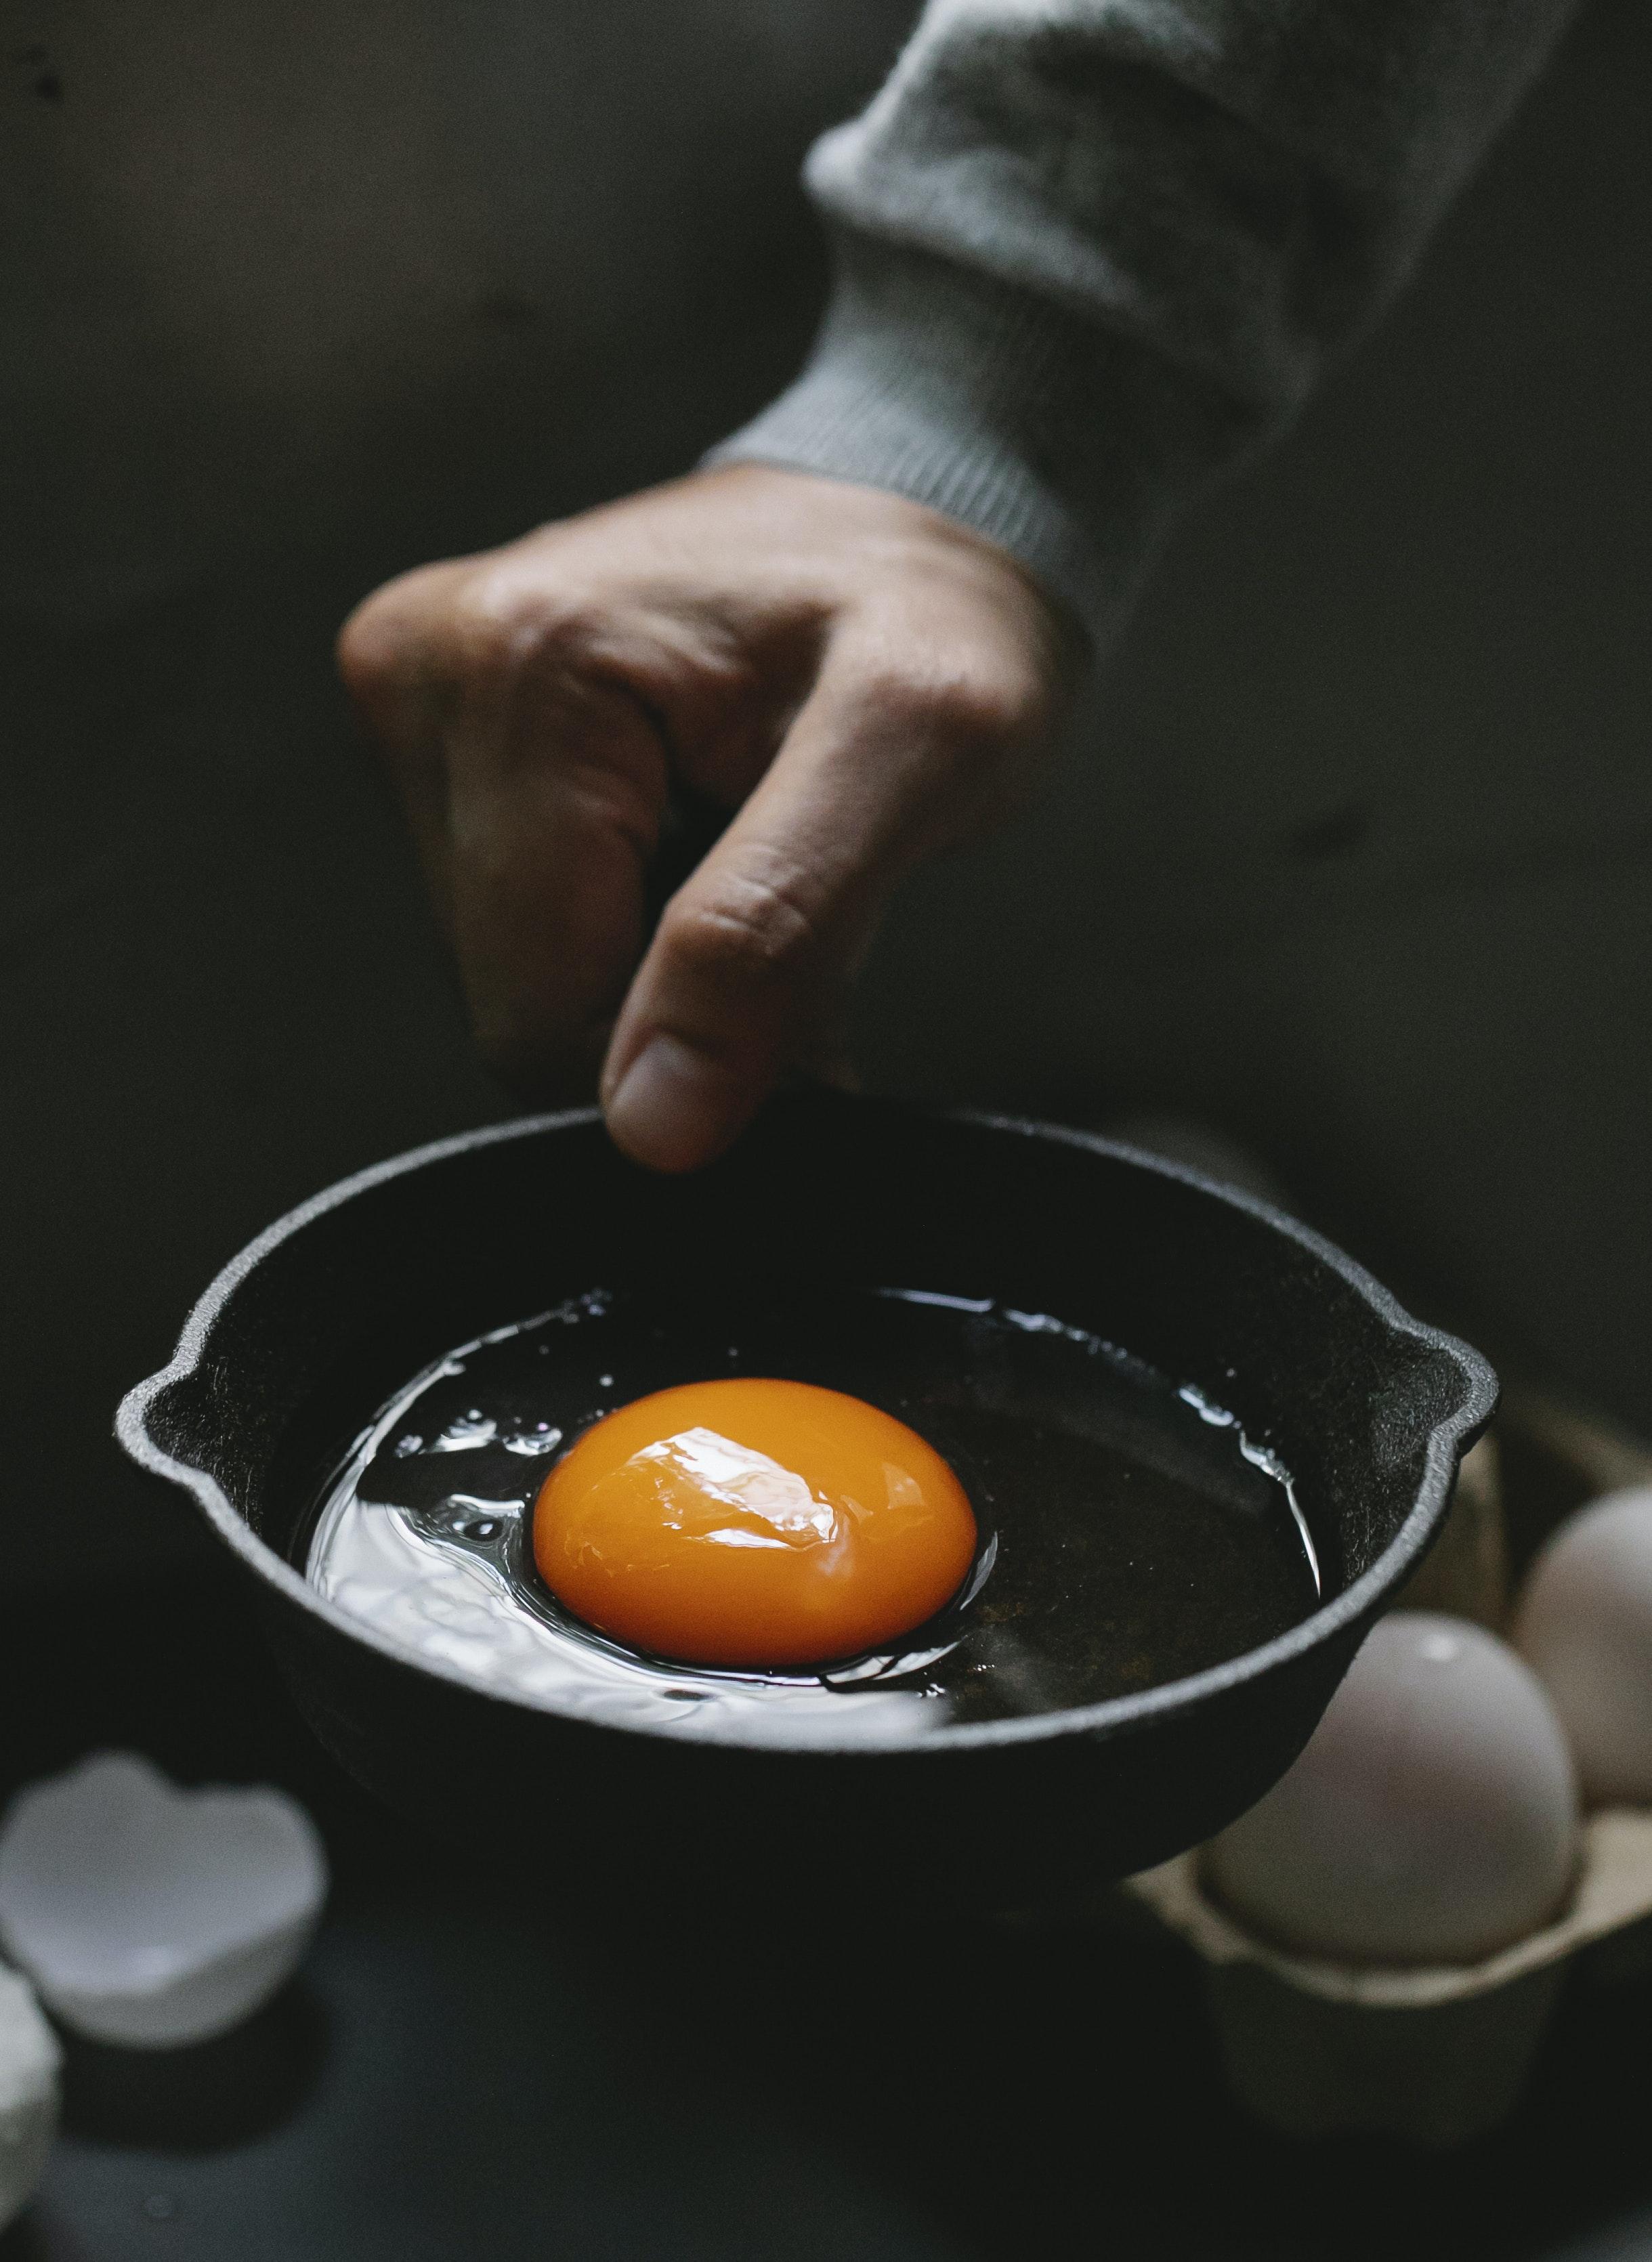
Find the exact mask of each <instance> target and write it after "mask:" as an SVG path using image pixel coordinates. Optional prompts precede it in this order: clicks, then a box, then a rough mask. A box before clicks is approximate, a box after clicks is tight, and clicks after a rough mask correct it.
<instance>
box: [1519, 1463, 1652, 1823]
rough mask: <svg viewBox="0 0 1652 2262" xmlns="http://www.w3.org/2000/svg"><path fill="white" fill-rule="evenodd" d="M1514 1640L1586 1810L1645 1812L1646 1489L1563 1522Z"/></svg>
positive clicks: (1651, 1675) (1529, 1579)
mask: <svg viewBox="0 0 1652 2262" xmlns="http://www.w3.org/2000/svg"><path fill="white" fill-rule="evenodd" d="M1514 1640H1515V1645H1516V1646H1517V1647H1518V1648H1519V1651H1520V1653H1521V1655H1522V1656H1523V1657H1525V1658H1526V1660H1527V1662H1528V1663H1529V1664H1530V1665H1531V1666H1532V1668H1533V1670H1534V1671H1535V1672H1536V1673H1537V1675H1538V1676H1539V1678H1540V1680H1541V1681H1542V1682H1543V1684H1544V1686H1545V1687H1546V1688H1547V1690H1548V1693H1549V1695H1550V1697H1552V1698H1553V1700H1554V1704H1555V1711H1557V1712H1558V1713H1559V1714H1560V1718H1561V1722H1562V1725H1563V1727H1564V1728H1565V1730H1566V1733H1567V1736H1568V1737H1569V1740H1570V1742H1571V1747H1572V1755H1573V1757H1574V1758H1575V1759H1576V1762H1577V1773H1578V1776H1579V1779H1580V1781H1581V1783H1582V1784H1583V1797H1584V1798H1585V1800H1586V1801H1587V1802H1588V1803H1589V1805H1591V1806H1605V1805H1622V1806H1649V1805H1652V1485H1638V1486H1634V1487H1633V1488H1630V1489H1628V1490H1627V1491H1623V1492H1614V1493H1608V1494H1607V1495H1606V1496H1605V1499H1604V1500H1598V1501H1596V1502H1593V1504H1592V1505H1591V1506H1590V1507H1588V1508H1584V1509H1579V1511H1578V1512H1577V1514H1576V1516H1569V1517H1568V1518H1567V1520H1566V1522H1565V1523H1564V1524H1562V1525H1561V1527H1560V1529H1559V1531H1556V1532H1555V1534H1554V1536H1553V1538H1551V1539H1550V1540H1549V1541H1548V1544H1547V1546H1545V1547H1544V1549H1543V1551H1542V1552H1541V1553H1540V1555H1539V1556H1538V1558H1537V1560H1536V1561H1535V1562H1534V1563H1533V1566H1532V1568H1531V1570H1530V1572H1529V1573H1528V1574H1527V1575H1526V1585H1525V1588H1524V1590H1523V1592H1522V1594H1521V1596H1520V1601H1519V1608H1518V1610H1517V1611H1516V1613H1515V1621H1514Z"/></svg>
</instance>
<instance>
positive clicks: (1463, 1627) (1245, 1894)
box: [1203, 1610, 1577, 1965]
mask: <svg viewBox="0 0 1652 2262" xmlns="http://www.w3.org/2000/svg"><path fill="white" fill-rule="evenodd" d="M1576 1860H1577V1789H1576V1776H1575V1774H1574V1770H1573V1767H1572V1761H1571V1754H1569V1751H1568V1750H1567V1747H1566V1739H1565V1737H1564V1735H1563V1734H1562V1731H1561V1725H1560V1722H1559V1721H1558V1720H1557V1719H1556V1718H1555V1710H1554V1707H1553V1705H1552V1704H1550V1703H1549V1701H1548V1698H1547V1696H1546V1695H1545V1693H1544V1690H1543V1687H1542V1684H1541V1682H1539V1680H1538V1679H1537V1676H1536V1675H1534V1674H1533V1672H1532V1671H1531V1670H1530V1669H1529V1668H1527V1667H1526V1666H1525V1665H1523V1664H1522V1663H1521V1661H1520V1660H1519V1658H1518V1657H1517V1656H1516V1655H1515V1654H1514V1652H1513V1651H1512V1650H1511V1649H1510V1648H1508V1647H1507V1646H1506V1645H1505V1644H1504V1643H1503V1642H1500V1641H1499V1640H1498V1639H1497V1637H1496V1636H1495V1635H1493V1634H1489V1633H1487V1632H1484V1631H1483V1629H1482V1628H1481V1627H1479V1626H1476V1625H1471V1624H1468V1621H1467V1620H1466V1619H1462V1618H1449V1617H1435V1616H1433V1615H1432V1613H1430V1612H1426V1611H1411V1610H1396V1611H1395V1612H1394V1613H1393V1614H1392V1615H1391V1616H1390V1617H1386V1618H1383V1619H1382V1620H1381V1622H1380V1623H1379V1624H1377V1625H1376V1626H1374V1628H1373V1629H1372V1631H1371V1633H1370V1634H1369V1636H1368V1637H1367V1640H1366V1644H1365V1646H1364V1648H1363V1649H1361V1651H1360V1654H1359V1655H1358V1657H1356V1658H1355V1660H1354V1661H1353V1665H1352V1666H1351V1667H1350V1668H1349V1670H1348V1676H1347V1678H1346V1680H1345V1682H1343V1684H1342V1686H1341V1688H1340V1689H1338V1691H1337V1693H1336V1695H1335V1696H1334V1697H1332V1698H1331V1704H1330V1706H1329V1707H1328V1709H1327V1711H1326V1712H1325V1716H1324V1719H1323V1720H1322V1721H1321V1722H1320V1724H1319V1725H1318V1727H1317V1729H1316V1730H1315V1732H1314V1733H1313V1736H1312V1737H1311V1738H1310V1740H1309V1744H1308V1748H1307V1749H1306V1751H1304V1752H1303V1754H1302V1757H1301V1758H1300V1759H1299V1760H1298V1761H1297V1762H1296V1764H1295V1767H1293V1768H1292V1769H1290V1771H1289V1773H1288V1775H1286V1776H1284V1777H1283V1778H1282V1779H1281V1780H1280V1782H1279V1783H1276V1784H1275V1785H1274V1787H1273V1790H1271V1791H1269V1792H1268V1794H1267V1796H1266V1798H1264V1799H1263V1800H1262V1801H1261V1802H1260V1803H1259V1805H1256V1806H1253V1807H1252V1809H1251V1811H1250V1812H1249V1813H1248V1814H1244V1815H1241V1816H1240V1818H1239V1819H1238V1820H1237V1822H1234V1823H1230V1825H1229V1826H1228V1828H1227V1829H1226V1830H1224V1831H1223V1833H1222V1835H1221V1836H1220V1837H1219V1838H1216V1839H1215V1840H1213V1841H1212V1842H1211V1843H1210V1845H1208V1847H1207V1848H1205V1853H1204V1860H1203V1871H1204V1876H1205V1879H1206V1882H1207V1883H1208V1885H1209V1886H1210V1887H1211V1889H1212V1891H1214V1892H1215V1893H1216V1897H1217V1898H1219V1899H1220V1900H1222V1901H1223V1902H1225V1903H1226V1905H1227V1906H1228V1907H1229V1908H1230V1909H1231V1910H1232V1911H1233V1913H1235V1915H1237V1916H1238V1917H1240V1918H1241V1919H1242V1920H1244V1921H1245V1922H1247V1923H1249V1924H1251V1925H1252V1927H1254V1928H1255V1930H1256V1931H1257V1932H1259V1933H1260V1934H1265V1935H1266V1937H1267V1938H1269V1939H1271V1940H1273V1941H1277V1942H1278V1944H1279V1945H1280V1947H1281V1948H1286V1949H1295V1950H1296V1952H1297V1953H1298V1954H1300V1955H1305V1956H1334V1957H1337V1958H1338V1959H1339V1960H1342V1961H1345V1962H1347V1963H1356V1964H1365V1963H1403V1964H1412V1965H1416V1964H1439V1963H1477V1962H1478V1961H1479V1960H1480V1959H1481V1958H1482V1956H1490V1955H1493V1954H1495V1953H1496V1951H1497V1949H1500V1948H1506V1947H1508V1946H1510V1945H1511V1942H1513V1941H1517V1940H1520V1939H1523V1938H1524V1937H1525V1936H1526V1934H1529V1933H1532V1932H1534V1931H1536V1930H1537V1929H1538V1927H1540V1926H1541V1925H1543V1924H1546V1923H1547V1922H1548V1920H1550V1919H1551V1918H1552V1917H1554V1916H1555V1914H1556V1913H1557V1912H1558V1911H1559V1909H1560V1907H1561V1906H1562V1903H1563V1902H1564V1900H1565V1898H1566V1896H1567V1893H1568V1892H1569V1890H1570V1887H1571V1884H1572V1879H1573V1875H1574V1871H1575V1869H1576Z"/></svg>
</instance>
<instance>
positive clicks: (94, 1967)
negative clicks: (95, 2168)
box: [0, 1752, 327, 2049]
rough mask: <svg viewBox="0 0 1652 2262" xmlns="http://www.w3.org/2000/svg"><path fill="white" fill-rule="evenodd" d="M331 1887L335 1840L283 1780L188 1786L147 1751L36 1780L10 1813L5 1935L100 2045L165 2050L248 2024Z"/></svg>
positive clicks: (3, 1835)
mask: <svg viewBox="0 0 1652 2262" xmlns="http://www.w3.org/2000/svg"><path fill="white" fill-rule="evenodd" d="M326 1895H327V1857H326V1855H325V1854H324V1853H323V1852H322V1849H321V1840H320V1838H319V1837H318V1836H317V1834H316V1831H315V1827H314V1824H313V1823H312V1822H311V1820H310V1819H309V1817H308V1816H307V1814H306V1813H305V1812H304V1810H303V1808H302V1807H300V1806H299V1805H297V1804H296V1802H295V1801H293V1800H292V1799H291V1798H289V1797H286V1796H285V1793H284V1792H282V1791H278V1790H269V1789H265V1788H258V1789H255V1790H230V1789H227V1788H224V1787H221V1786H218V1785H212V1786H209V1787H208V1788H206V1789H205V1790H180V1789H178V1787H177V1785H176V1784H174V1783H170V1782H169V1781H168V1780H167V1778H166V1776H163V1775H162V1773H161V1771H160V1769H158V1768H156V1767H155V1766H153V1765H152V1764H151V1763H150V1761H148V1760H146V1759H141V1758H140V1757H139V1756H138V1755H137V1754H135V1753H131V1752H99V1753H96V1754H93V1755H92V1757H91V1758H90V1759H87V1760H84V1761H82V1762H81V1764H80V1765H79V1766H78V1767H76V1768H72V1769H69V1772H68V1773H67V1774H65V1775H61V1776H53V1777H51V1778H50V1779H49V1780H48V1781H47V1782H45V1783H33V1784H32V1785H30V1787H29V1788H28V1789H27V1790H22V1791H19V1793H18V1796H17V1797H16V1798H15V1799H14V1800H13V1801H12V1803H11V1806H10V1808H9V1809H8V1810H7V1812H6V1815H5V1819H4V1823H0V1945H4V1949H5V1950H6V1953H7V1954H8V1955H10V1956H11V1957H12V1959H13V1960H14V1961H15V1962H16V1963H19V1964H21V1965H22V1967H23V1968H24V1970H25V1971H27V1972H28V1974H29V1976H30V1977H31V1978H32V1980H33V1982H34V1985H35V1986H36V1988H37V1989H38V1990H39V1992H40V1998H41V1999H42V2001H43V2002H44V2003H45V2004H46V2005H47V2007H48V2008H49V2009H50V2010H51V2011H52V2012H53V2013H54V2014H55V2015H56V2016H57V2017H58V2018H59V2019H61V2021H62V2022H63V2024H64V2025H65V2026H68V2027H71V2028H74V2029H75V2030H76V2032H77V2033H79V2034H83V2035H89V2036H90V2037H91V2038H92V2039H93V2040H94V2041H97V2042H119V2043H122V2044H125V2045H126V2046H128V2047H132V2048H137V2049H170V2048H172V2047H173V2046H175V2045H177V2044H179V2043H184V2042H205V2041H206V2040H207V2039H208V2038H209V2037H210V2036H212V2035H218V2034H222V2033H224V2032H225V2031H226V2030H227V2028H230V2027H233V2026H236V2025H238V2024H239V2023H240V2021H242V2020H243V2019H245V2018H247V2017H249V2015H250V2014H251V2013H252V2012H254V2011H256V2009H257V2008H258V2006H260V2004H262V2003H263V2002H265V2001H267V2000H268V1999H269V1998H270V1997H271V1995H273V1994H274V1992H276V1990H277V1988H278V1987H279V1986H280V1985H281V1984H282V1982H283V1980H285V1978H286V1977H287V1976H288V1974H289V1973H290V1972H291V1971H292V1969H293V1967H294V1965H295V1964H296V1963H298V1961H299V1957H300V1956H302V1955H303V1953H304V1950H305V1948H306V1947H307V1944H308V1941H309V1938H310V1934H311V1933H312V1931H313V1930H314V1926H315V1922H316V1919H317V1918H318V1917H319V1915H320V1914H321V1904H322V1902H323V1900H324V1899H325V1898H326Z"/></svg>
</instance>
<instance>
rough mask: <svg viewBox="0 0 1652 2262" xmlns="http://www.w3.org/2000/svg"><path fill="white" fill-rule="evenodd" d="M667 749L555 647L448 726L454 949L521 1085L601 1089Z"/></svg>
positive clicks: (506, 1069)
mask: <svg viewBox="0 0 1652 2262" xmlns="http://www.w3.org/2000/svg"><path fill="white" fill-rule="evenodd" d="M666 796H667V774H666V762H665V753H664V749H663V747H662V746H661V745H660V739H659V737H658V734H657V732H656V731H655V729H654V727H653V724H652V722H651V721H650V719H649V718H648V717H647V716H646V715H645V714H644V713H643V712H642V711H641V710H639V709H638V706H637V704H636V703H635V702H634V701H633V700H632V699H631V697H630V696H629V695H627V694H626V693H625V692H624V690H623V689H622V688H617V687H615V686H613V685H610V684H602V683H594V682H592V681H589V680H588V679H587V678H586V677H585V676H584V675H583V674H581V671H580V669H579V667H578V666H577V664H571V663H570V662H569V661H568V660H566V659H565V658H563V657H561V656H559V654H558V653H556V652H554V651H547V652H542V653H540V654H538V655H537V656H536V658H535V659H533V660H532V661H531V662H530V664H528V665H526V666H522V665H520V664H519V665H517V666H513V667H511V668H509V669H507V670H504V671H501V674H499V675H498V676H496V677H494V678H492V679H491V680H488V681H484V682H482V683H479V684H475V685H473V687H472V690H471V695H470V696H469V697H468V698H467V699H466V701H465V703H464V706H463V708H462V710H460V712H459V713H458V715H457V716H456V717H455V719H454V722H453V724H452V725H451V728H450V731H449V735H448V813H447V826H448V834H449V842H450V846H449V852H448V854H449V873H450V879H449V893H450V898H451V932H452V937H453V944H454V948H455V950H456V952H457V954H458V962H459V971H460V976H461V979H462V981H463V983H464V986H465V996H466V998H467V1001H468V1003H469V1005H470V1010H471V1017H472V1020H473V1024H474V1027H475V1030H476V1036H477V1041H478V1044H479V1046H480V1049H481V1051H482V1054H483V1056H484V1058H486V1059H487V1061H488V1062H489V1063H490V1065H492V1066H493V1067H494V1069H495V1070H498V1071H499V1073H500V1074H501V1075H502V1076H503V1077H506V1079H507V1080H508V1081H509V1082H510V1083H512V1084H515V1085H516V1087H517V1088H518V1089H519V1090H522V1091H528V1092H531V1093H537V1094H540V1095H549V1096H554V1097H562V1096H566V1095H567V1094H569V1093H571V1092H573V1091H576V1090H578V1089H581V1088H583V1089H584V1090H587V1091H588V1090H589V1088H590V1080H591V1079H592V1077H594V1075H595V1070H596V1067H597V1063H598V1062H599V1061H600V1060H601V1058H602V1051H603V1048H604V1046H605V1044H606V1041H607V1039H608V1035H609V1033H610V1029H611V1027H612V1025H613V1020H614V1016H615V1014H616V1012H617V1010H618V1007H619V1005H620V1002H621V999H622V998H623V997H624V991H625V985H626V983H627V982H628V981H629V979H630V976H631V972H632V970H633V969H634V968H635V966H636V963H637V961H638V956H639V955H640V954H641V951H642V947H643V940H644V935H645V933H646V925H645V906H644V893H645V881H646V872H647V868H648V863H649V860H650V858H651V856H652V854H653V850H654V846H655V842H656V840H657V838H658V833H659V827H660V817H661V814H662V811H663V810H664V808H665V805H666Z"/></svg>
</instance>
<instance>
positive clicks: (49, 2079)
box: [0, 1966, 61, 2230]
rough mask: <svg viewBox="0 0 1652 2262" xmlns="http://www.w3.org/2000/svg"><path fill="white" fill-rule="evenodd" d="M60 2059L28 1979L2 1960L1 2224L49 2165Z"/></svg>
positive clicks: (18, 2207)
mask: <svg viewBox="0 0 1652 2262" xmlns="http://www.w3.org/2000/svg"><path fill="white" fill-rule="evenodd" d="M60 2062H61V2053H60V2051H59V2049H58V2047H57V2036H56V2035H54V2033H53V2032H52V2029H51V2028H50V2027H48V2026H47V2023H46V2021H45V2020H44V2019H43V2018H42V2017H41V2016H40V2006H39V2005H38V2004H37V2003H36V2001H35V1999H34V1995H33V1992H32V1989H31V1987H30V1986H29V1984H28V1982H27V1980H26V1979H20V1978H19V1977H18V1975H17V1973H16V1972H15V1971H8V1970H5V1969H4V1966H0V2230H4V2229H5V2227H6V2225H7V2223H8V2222H11V2219H12V2217H13V2216H14V2215H19V2214H21V2213H22V2211H23V2209H24V2208H25V2207H26V2206H27V2205H28V2203H29V2201H30V2200H31V2199H32V2197H33V2196H34V2193H35V2189H36V2186H38V2185H39V2183H40V2177H41V2174H42V2173H43V2172H44V2170H45V2167H46V2156H47V2152H49V2151H50V2150H51V2148H52V2138H53V2137H54V2136H55V2135H56V2133H57V2072H58V2066H59V2064H60Z"/></svg>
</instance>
